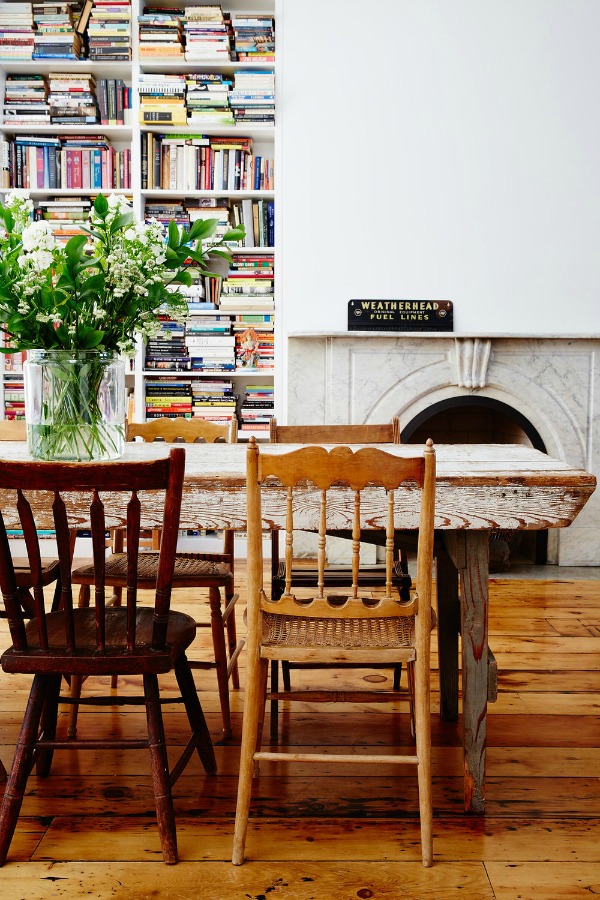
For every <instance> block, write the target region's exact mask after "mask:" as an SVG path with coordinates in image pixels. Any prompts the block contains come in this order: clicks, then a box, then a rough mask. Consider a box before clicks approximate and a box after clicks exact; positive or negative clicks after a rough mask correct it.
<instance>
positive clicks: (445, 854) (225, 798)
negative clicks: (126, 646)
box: [0, 565, 600, 900]
mask: <svg viewBox="0 0 600 900" xmlns="http://www.w3.org/2000/svg"><path fill="white" fill-rule="evenodd" d="M244 574H245V573H244V568H243V565H240V566H238V573H237V577H238V582H239V585H240V590H241V591H242V594H243V590H244ZM192 599H193V598H192V597H191V596H190V595H187V596H186V595H185V593H184V592H178V594H177V598H176V602H175V606H176V608H181V609H186V610H189V609H191V601H192ZM239 620H240V626H241V627H243V626H242V622H241V610H240V615H239ZM0 630H1V632H2V634H1V639H0V640H1V642H0V646H1V647H3V648H4V647H5V646H6V645H7V643H8V641H7V637H6V635H7V626H6V622H5V621H4V620H2V621H1V622H0ZM209 643H210V639H209V637H208V633H204V632H201V633H200V637H199V639H198V641H197V643H196V644H194V653H197V654H198V655H199V656H201V655H203V654H205V653H207V652H208V648H209ZM490 645H491V647H492V649H493V651H494V653H495V655H496V658H497V661H498V670H499V697H498V701H497V703H496V704H495V705H493V706H491V707H490V715H489V717H488V777H487V813H486V815H485V817H484V818H471V817H467V816H465V815H464V814H463V811H462V761H461V752H460V746H461V733H460V724H458V725H454V724H448V723H441V722H440V721H439V718H438V716H437V706H438V695H437V672H435V673H434V698H433V708H434V714H433V716H432V730H433V745H434V749H433V772H434V777H433V782H434V806H435V820H434V832H435V839H434V840H435V843H434V849H435V863H434V866H433V868H431V869H428V870H426V869H423V868H422V866H421V864H420V850H419V827H418V817H417V791H416V779H415V775H414V770H412V769H408V770H407V772H406V773H405V772H404V771H398V768H397V767H396V768H392V766H390V767H389V769H386V767H381V768H380V769H379V770H377V769H373V768H370V767H369V768H364V767H362V768H361V767H359V766H353V765H348V766H347V767H346V766H345V767H334V766H319V767H317V766H314V765H313V766H312V767H311V768H310V769H309V768H308V767H307V766H306V765H303V764H297V765H296V766H295V767H294V768H291V767H290V768H288V767H286V766H285V765H283V764H277V765H276V764H263V768H262V774H261V778H260V779H259V781H258V783H257V785H256V789H255V795H254V800H253V805H252V810H251V814H252V817H251V824H250V830H249V838H248V846H247V850H248V856H249V860H248V862H246V863H245V865H244V866H242V867H239V868H236V867H233V866H232V865H231V864H230V862H229V858H230V853H231V841H232V831H233V816H234V811H235V796H236V787H237V765H238V757H239V738H240V730H241V716H242V692H236V693H234V694H233V696H232V708H233V722H234V739H233V740H232V741H231V742H230V743H229V744H227V745H222V744H221V745H219V746H217V758H218V763H219V774H218V775H217V776H216V777H212V778H208V777H205V775H204V773H203V771H202V768H201V766H200V764H199V762H197V760H196V759H194V760H193V761H192V762H191V763H190V765H189V766H188V768H187V769H186V772H185V773H184V775H183V776H182V778H181V779H180V781H179V782H178V783H177V785H176V786H175V791H174V793H175V804H176V814H177V821H178V838H179V853H180V860H181V862H180V863H179V865H177V866H175V867H167V866H165V865H164V864H163V862H162V860H161V853H160V847H159V841H158V835H157V830H156V824H155V820H154V812H153V795H152V787H151V783H150V776H149V764H148V760H147V758H146V754H145V752H144V751H128V752H123V753H116V752H110V753H109V752H106V753H100V752H97V751H87V752H83V751H79V752H76V751H64V752H58V753H57V754H56V755H55V762H54V766H53V772H52V775H51V776H50V777H49V778H47V779H39V778H37V777H36V776H35V775H32V776H31V778H30V781H29V783H28V787H27V792H26V798H25V802H24V804H23V810H22V817H21V819H20V822H19V826H18V828H17V832H16V835H15V838H14V840H13V843H12V846H11V850H10V854H9V862H8V863H7V864H6V866H5V867H4V868H3V869H2V870H0V892H1V894H0V896H1V897H2V898H3V900H13V898H15V900H16V898H19V900H21V898H23V900H33V898H35V900H44V898H47V897H48V898H51V897H52V898H53V897H60V898H69V900H72V898H83V897H86V898H89V900H93V898H118V900H120V898H123V900H124V898H132V897H133V898H138V897H140V898H145V897H157V896H160V897H161V898H166V900H168V898H196V897H199V898H202V900H234V898H235V900H237V898H251V900H276V898H286V900H317V898H318V900H354V898H375V900H383V898H386V900H388V898H405V900H411V898H414V900H423V898H430V897H431V898H434V897H435V898H456V897H461V898H462V900H480V898H481V900H484V898H485V900H488V898H498V900H527V898H532V900H533V898H535V900H562V898H579V897H582V898H583V897H585V898H589V897H590V896H595V895H598V894H600V777H599V775H600V717H599V713H600V691H599V688H600V582H598V581H578V582H577V581H570V582H558V581H541V580H535V581H516V580H509V579H506V580H503V579H501V578H496V579H494V580H493V582H492V584H491V618H490ZM192 655H193V654H192ZM433 665H434V667H435V666H436V658H435V654H434V658H433ZM243 674H244V673H243V672H242V680H243ZM195 676H196V681H197V685H198V688H199V693H200V698H201V702H202V704H203V706H204V709H205V711H206V714H207V719H208V722H209V726H210V729H211V733H212V735H213V737H214V739H215V740H218V738H219V732H220V713H219V705H218V698H217V693H216V681H215V678H214V674H213V673H212V672H208V673H204V672H199V671H197V672H195ZM294 677H295V678H299V677H300V676H299V674H298V673H294ZM301 677H302V680H303V682H304V683H305V684H307V683H310V682H312V683H314V684H317V683H319V681H320V680H322V679H323V678H324V677H326V678H329V679H335V681H336V682H337V684H338V685H339V686H343V685H344V684H346V683H348V684H350V683H351V678H350V673H347V672H346V673H332V672H331V673H328V674H327V675H324V673H315V672H312V673H303V675H302V676H301ZM357 677H358V679H359V680H361V679H365V680H366V681H367V682H368V683H373V681H375V682H377V681H380V680H381V679H382V678H385V677H387V673H386V674H385V675H384V674H383V673H381V672H376V673H373V672H370V673H369V672H365V671H362V672H360V673H358V676H357ZM28 682H29V679H27V678H20V677H17V676H7V675H4V674H0V687H1V696H2V703H1V710H0V756H1V758H2V759H3V761H4V762H5V763H6V764H8V763H9V762H10V760H11V759H12V754H13V751H14V744H15V741H16V737H17V733H18V727H19V723H20V720H21V716H22V711H23V708H24V704H25V702H26V697H27V693H28V689H29V683H28ZM382 683H384V682H382ZM134 687H135V686H134V684H133V683H132V680H131V679H121V680H120V684H119V688H118V691H119V692H122V691H123V692H125V691H132V690H134ZM165 687H166V689H167V691H168V690H169V689H170V688H172V687H173V684H172V682H171V681H169V679H165ZM98 688H99V685H98V684H95V685H92V684H91V683H89V682H88V684H87V685H86V686H85V690H87V691H92V690H97V689H98ZM104 688H106V685H104ZM65 719H66V715H61V727H63V728H64V725H65ZM144 719H145V716H144V713H143V711H142V712H140V711H138V710H137V709H135V710H134V709H132V708H127V707H124V708H123V707H122V708H116V707H113V708H111V707H108V708H103V709H101V710H100V709H98V708H96V709H93V708H89V707H88V708H87V709H83V710H82V712H81V714H80V731H81V733H82V734H90V732H95V731H96V730H98V731H99V730H100V729H102V730H103V731H106V730H108V731H110V732H112V733H113V734H117V733H118V734H123V735H131V736H133V735H135V734H136V733H137V732H138V731H140V730H142V729H144V727H145V721H144ZM165 721H166V728H167V737H168V740H169V741H170V742H171V743H172V744H182V743H183V742H184V738H185V734H186V729H185V722H184V716H183V715H182V713H181V711H180V710H179V708H177V707H173V708H169V707H168V708H167V709H166V711H165ZM280 740H281V742H282V743H285V744H290V745H299V744H302V745H305V746H309V747H317V746H319V747H321V748H322V749H324V750H325V751H330V752H332V753H334V752H336V751H343V752H349V753H352V752H360V751H361V750H362V749H363V748H367V749H368V748H372V749H374V748H377V750H378V752H386V750H388V749H389V751H390V752H392V750H393V749H394V748H400V747H408V746H409V740H410V739H409V728H408V721H407V714H406V708H405V707H401V715H400V716H396V717H392V716H390V714H389V708H387V707H386V706H385V705H382V706H376V705H372V706H370V707H369V706H367V705H360V706H359V705H357V706H353V707H349V708H348V707H344V706H335V707H333V706H322V705H319V706H317V705H314V706H312V705H309V704H305V705H295V707H294V710H293V711H287V710H286V711H283V713H282V717H281V729H280Z"/></svg>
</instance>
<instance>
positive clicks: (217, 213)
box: [185, 197, 237, 246]
mask: <svg viewBox="0 0 600 900" xmlns="http://www.w3.org/2000/svg"><path fill="white" fill-rule="evenodd" d="M185 207H186V210H187V213H188V215H189V217H190V222H191V223H193V222H195V221H196V220H197V219H216V220H217V227H216V230H215V232H214V234H212V235H211V236H210V238H208V240H207V241H205V242H204V243H205V245H206V246H207V245H209V244H211V243H213V242H214V241H218V240H220V239H221V238H222V237H223V236H224V235H225V234H226V233H227V232H228V231H229V229H230V228H231V211H230V209H229V204H228V201H227V198H219V197H202V198H199V199H198V200H188V201H186V204H185ZM235 246H237V243H236V245H235Z"/></svg>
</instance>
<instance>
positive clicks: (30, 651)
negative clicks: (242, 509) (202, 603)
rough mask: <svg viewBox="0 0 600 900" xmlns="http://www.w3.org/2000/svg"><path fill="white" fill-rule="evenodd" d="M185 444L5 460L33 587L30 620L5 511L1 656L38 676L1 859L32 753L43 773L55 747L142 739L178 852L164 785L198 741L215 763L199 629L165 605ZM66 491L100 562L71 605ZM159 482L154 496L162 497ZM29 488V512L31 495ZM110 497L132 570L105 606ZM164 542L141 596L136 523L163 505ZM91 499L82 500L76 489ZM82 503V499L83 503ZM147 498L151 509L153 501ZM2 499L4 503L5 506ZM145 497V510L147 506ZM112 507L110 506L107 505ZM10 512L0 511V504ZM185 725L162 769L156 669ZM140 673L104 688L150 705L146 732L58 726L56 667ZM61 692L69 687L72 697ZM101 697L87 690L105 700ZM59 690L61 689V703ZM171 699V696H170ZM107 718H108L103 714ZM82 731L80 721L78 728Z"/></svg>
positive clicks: (171, 854)
mask: <svg viewBox="0 0 600 900" xmlns="http://www.w3.org/2000/svg"><path fill="white" fill-rule="evenodd" d="M184 469H185V450H184V448H181V447H177V448H173V449H171V452H170V455H169V457H168V458H164V459H158V460H155V461H151V462H110V463H64V462H60V463H51V462H47V463H46V462H42V463H40V462H7V461H4V462H3V464H2V466H0V489H2V490H3V491H4V492H5V493H6V492H11V493H14V502H11V505H10V508H11V509H15V510H17V511H18V515H19V519H20V523H21V528H22V529H23V532H24V536H25V542H26V546H27V554H28V560H29V566H30V571H31V574H32V580H33V594H34V598H35V607H36V608H35V613H36V615H35V618H33V619H30V620H29V621H26V617H25V616H24V615H23V611H22V609H21V605H20V603H19V602H18V592H17V585H16V576H15V570H14V566H13V563H12V558H11V554H10V548H9V542H8V539H7V535H6V527H5V521H4V519H3V518H2V515H0V588H1V591H2V596H3V600H4V605H5V608H6V611H7V613H8V620H9V626H10V634H11V639H12V646H11V647H10V648H9V649H8V650H6V651H5V652H4V653H3V655H2V659H1V664H2V668H3V670H4V672H6V673H8V674H20V675H33V676H34V677H33V685H32V688H31V693H30V695H29V702H28V704H27V709H26V711H25V714H24V718H23V723H22V727H21V732H20V735H19V739H18V743H17V749H16V752H15V757H14V762H13V765H12V769H11V771H10V774H9V777H8V782H7V787H6V791H5V794H4V799H3V802H2V807H1V809H0V865H1V864H3V863H4V862H5V860H6V856H7V853H8V849H9V846H10V843H11V840H12V836H13V834H14V830H15V827H16V823H17V820H18V816H19V811H20V808H21V804H22V801H23V796H24V792H25V788H26V784H27V778H28V775H29V772H30V770H31V768H32V766H33V764H34V763H37V772H38V775H41V776H42V777H43V776H45V775H48V774H49V773H50V767H51V763H52V757H53V754H54V751H55V750H58V749H65V748H69V749H71V748H74V749H77V748H81V749H86V748H87V749H99V748H100V747H108V748H113V749H140V748H142V747H148V749H149V751H150V759H151V769H152V782H153V786H154V795H155V801H156V813H157V821H158V830H159V835H160V840H161V845H162V851H163V858H164V860H165V862H167V863H175V862H177V838H176V831H175V818H174V812H173V799H172V792H171V788H172V785H173V784H174V782H175V780H176V779H177V777H179V775H180V774H181V772H182V771H183V769H184V768H185V765H186V763H187V761H188V760H189V759H190V758H191V757H192V755H193V754H194V751H195V750H196V751H197V752H198V755H199V756H200V759H201V761H202V763H203V765H204V768H205V770H206V771H207V772H209V773H214V772H215V771H216V763H215V756H214V751H213V747H212V743H211V739H210V734H209V732H208V728H207V726H206V721H205V719H204V714H203V712H202V708H201V706H200V702H199V700H198V695H197V693H196V686H195V683H194V678H193V675H192V673H191V670H190V667H189V664H188V661H187V658H186V650H187V648H188V647H189V645H190V644H191V643H192V641H193V640H194V637H195V634H196V624H195V622H194V620H193V618H191V617H190V616H188V615H185V614H184V613H179V612H175V611H173V610H171V609H170V601H171V587H172V578H173V571H174V567H175V552H176V546H177V535H178V528H179V516H180V510H181V494H182V486H183V475H184ZM73 492H75V493H76V494H77V496H78V501H77V502H78V504H79V505H78V511H77V514H76V515H77V522H78V524H80V523H81V522H82V520H84V518H85V519H86V520H87V522H86V527H89V528H90V529H91V535H92V537H91V540H92V546H93V554H94V561H95V578H94V584H93V587H94V591H93V597H94V607H93V608H74V604H73V585H72V581H71V548H70V532H69V521H68V519H69V516H70V515H71V514H70V509H71V504H72V503H73V502H74V501H73ZM157 492H161V493H160V495H159V496H160V498H161V499H160V501H158V500H157ZM32 496H33V497H35V503H36V513H35V514H34V512H33V511H32V507H31V506H30V499H31V497H32ZM112 496H115V506H117V505H118V508H119V509H122V510H123V518H124V519H125V520H126V522H127V525H126V529H127V561H128V574H127V584H126V604H125V605H124V606H122V607H111V606H109V605H108V604H107V602H106V591H105V532H106V526H107V521H108V513H107V510H106V509H105V504H107V502H108V501H109V500H110V499H111V497H112ZM162 496H164V510H163V514H162V516H161V518H162V542H161V548H160V553H159V559H158V568H157V575H156V579H155V584H154V600H153V603H152V604H151V605H145V606H141V605H139V604H138V589H139V587H140V581H139V578H138V571H139V569H138V562H139V558H140V557H139V553H138V541H139V532H140V522H141V521H143V519H144V517H147V516H152V520H153V521H155V520H156V516H157V515H159V516H160V515H161V512H160V506H159V507H158V512H157V503H158V502H162ZM83 498H87V499H85V500H84V499H83ZM84 503H85V506H84ZM42 504H44V510H45V519H46V520H51V521H53V527H54V530H55V532H56V541H57V547H58V560H59V565H60V575H61V603H60V608H59V609H58V610H53V611H50V612H47V611H46V609H45V606H44V601H43V591H42V589H43V579H42V574H41V561H40V549H39V538H38V534H37V532H36V524H35V523H36V521H41V520H40V519H39V518H38V515H39V514H40V508H41V505H42ZM150 507H151V508H150ZM6 508H8V507H5V509H6ZM147 508H150V511H149V512H146V509H147ZM112 514H114V513H111V515H112ZM5 515H6V513H5ZM173 670H174V672H175V676H176V680H177V684H178V686H179V690H180V692H181V697H179V698H177V699H178V700H180V701H181V702H183V703H184V705H185V709H186V712H187V716H188V720H189V723H190V726H191V731H192V735H191V738H190V741H189V743H188V745H187V747H186V748H185V750H184V752H183V754H182V756H181V757H180V759H179V761H178V762H177V763H176V765H175V766H174V768H173V770H172V771H171V772H169V761H168V759H167V751H166V744H165V734H164V727H163V720H162V712H161V698H160V693H159V686H158V675H161V674H165V673H168V672H171V671H173ZM113 674H126V675H127V676H129V677H131V678H133V679H134V680H137V679H136V676H140V679H139V680H140V681H141V683H142V686H143V689H142V694H141V696H135V697H134V696H127V697H126V698H120V699H119V698H111V703H119V702H122V703H128V704H131V703H139V704H143V705H145V707H146V719H147V725H148V734H147V737H144V738H141V737H137V738H136V739H135V740H128V739H124V738H117V739H115V738H114V737H113V738H112V739H108V740H106V741H103V740H101V738H100V736H99V735H98V733H97V730H98V722H99V720H98V719H97V718H96V717H94V729H95V733H94V735H93V738H92V739H90V740H79V739H77V740H65V739H61V737H60V729H59V728H57V725H58V723H57V712H58V702H59V689H60V683H61V678H62V677H66V678H69V677H71V676H75V675H77V676H82V677H87V676H111V675H113ZM67 699H68V698H67ZM103 699H104V698H92V697H88V698H84V700H82V702H87V703H93V702H95V701H98V702H101V701H102V700H103ZM63 700H64V698H61V702H63ZM169 702H170V701H169ZM102 718H103V717H102ZM82 730H84V729H83V728H82Z"/></svg>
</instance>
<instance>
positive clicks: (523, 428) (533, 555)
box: [401, 396, 548, 570]
mask: <svg viewBox="0 0 600 900" xmlns="http://www.w3.org/2000/svg"><path fill="white" fill-rule="evenodd" d="M427 438H432V440H433V442H434V443H437V444H474V443H477V444H481V443H489V444H525V445H526V446H528V447H533V448H534V449H536V450H541V451H542V452H543V453H545V452H546V447H545V446H544V442H543V440H542V438H541V437H540V434H539V432H538V431H537V429H536V428H534V426H533V425H532V424H531V422H530V421H529V420H528V419H527V418H525V416H523V415H522V414H521V413H520V412H518V411H517V410H515V409H513V408H512V407H511V406H509V405H508V404H506V403H502V402H500V401H499V400H494V399H492V398H489V397H474V396H469V397H464V396H462V397H453V398H450V399H446V400H442V401H440V402H439V403H433V404H432V405H431V406H429V407H428V408H427V409H425V410H423V412H421V413H419V414H418V415H417V416H415V417H414V418H413V419H412V420H411V421H410V422H407V423H406V425H405V426H404V428H402V432H401V440H402V443H407V444H423V443H425V441H426V440H427ZM492 537H493V543H491V544H490V565H491V566H492V567H493V568H496V569H500V570H501V569H502V568H509V566H510V561H511V559H512V560H515V559H518V560H519V561H521V560H522V561H524V562H533V563H536V564H538V565H542V564H545V563H546V561H547V553H548V532H547V531H531V532H526V531H516V532H494V533H493V535H492Z"/></svg>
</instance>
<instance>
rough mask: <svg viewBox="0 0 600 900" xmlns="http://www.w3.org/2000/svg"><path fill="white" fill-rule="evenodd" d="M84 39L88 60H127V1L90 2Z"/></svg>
mask: <svg viewBox="0 0 600 900" xmlns="http://www.w3.org/2000/svg"><path fill="white" fill-rule="evenodd" d="M87 38H88V57H89V59H94V60H97V61H98V62H112V61H123V60H125V61H128V60H130V59H131V4H130V3H129V2H127V0H94V5H93V7H92V11H91V15H90V20H89V24H88V26H87Z"/></svg>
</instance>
